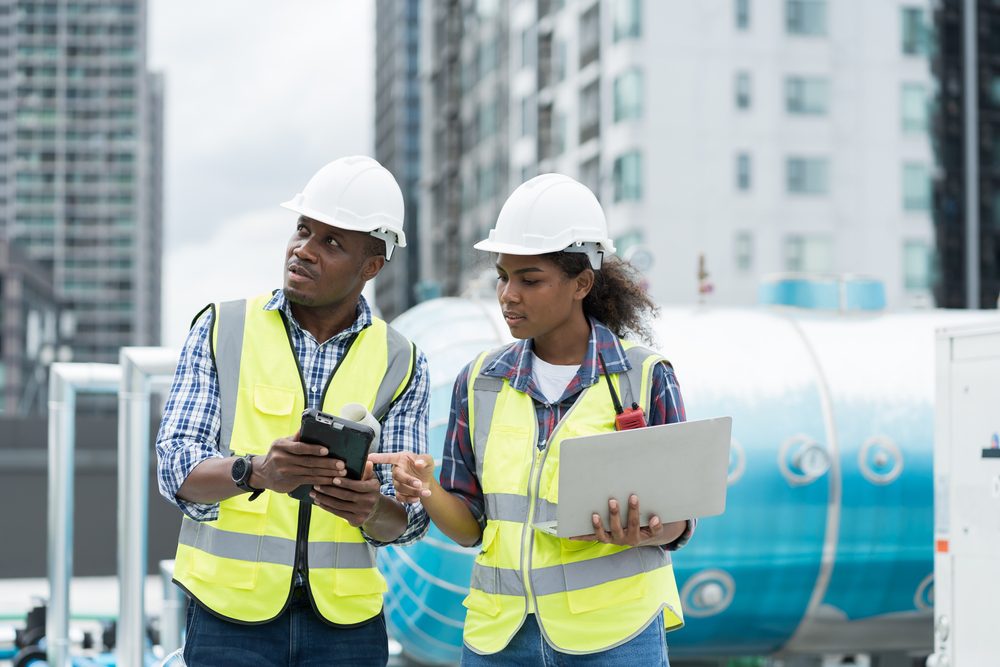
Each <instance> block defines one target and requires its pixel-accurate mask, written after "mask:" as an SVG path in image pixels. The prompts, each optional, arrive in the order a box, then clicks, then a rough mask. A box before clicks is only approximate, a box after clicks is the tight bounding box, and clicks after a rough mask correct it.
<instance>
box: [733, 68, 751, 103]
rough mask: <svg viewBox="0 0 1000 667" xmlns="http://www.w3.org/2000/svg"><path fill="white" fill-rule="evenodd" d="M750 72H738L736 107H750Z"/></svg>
mask: <svg viewBox="0 0 1000 667" xmlns="http://www.w3.org/2000/svg"><path fill="white" fill-rule="evenodd" d="M750 94H751V91H750V72H737V73H736V108H737V109H749V108H750Z"/></svg>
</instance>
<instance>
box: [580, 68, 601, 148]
mask: <svg viewBox="0 0 1000 667" xmlns="http://www.w3.org/2000/svg"><path fill="white" fill-rule="evenodd" d="M599 83H600V82H599V81H594V82H593V83H591V84H590V85H588V86H587V87H586V88H584V89H583V90H581V91H580V143H581V144H582V143H585V142H587V141H590V140H591V139H593V138H594V137H596V136H597V135H599V134H600V133H601V94H600V86H599Z"/></svg>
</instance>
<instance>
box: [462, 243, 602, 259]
mask: <svg viewBox="0 0 1000 667" xmlns="http://www.w3.org/2000/svg"><path fill="white" fill-rule="evenodd" d="M590 243H594V244H596V245H597V246H599V247H600V248H601V250H603V251H604V252H606V253H608V254H609V255H613V254H614V253H615V246H614V244H612V243H610V242H608V241H591V242H590ZM472 247H473V248H475V249H476V250H482V251H484V252H495V253H502V254H504V255H524V256H530V255H547V254H549V253H550V252H562V251H563V250H566V248H568V247H569V246H563V245H558V246H555V247H552V248H527V247H525V246H523V245H519V244H516V243H501V242H499V241H492V240H490V239H483V240H482V241H480V242H479V243H477V244H476V245H474V246H472Z"/></svg>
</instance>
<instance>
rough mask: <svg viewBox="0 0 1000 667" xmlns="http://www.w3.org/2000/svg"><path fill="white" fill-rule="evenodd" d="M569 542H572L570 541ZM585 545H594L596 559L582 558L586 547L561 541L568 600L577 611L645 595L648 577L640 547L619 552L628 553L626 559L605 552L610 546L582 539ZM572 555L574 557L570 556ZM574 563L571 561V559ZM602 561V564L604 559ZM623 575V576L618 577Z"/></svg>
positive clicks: (573, 610) (604, 606) (609, 605)
mask: <svg viewBox="0 0 1000 667" xmlns="http://www.w3.org/2000/svg"><path fill="white" fill-rule="evenodd" d="M567 542H569V545H568V544H567ZM579 544H584V545H586V548H594V552H595V553H594V558H590V559H581V558H580V555H581V553H583V552H584V549H582V548H579V547H576V544H575V543H573V542H572V541H570V540H561V543H560V546H561V547H562V552H563V577H564V579H565V582H566V602H567V604H568V606H569V610H570V611H571V612H573V613H574V614H584V613H587V612H590V611H596V610H598V609H607V608H609V607H615V606H617V605H621V604H624V603H627V602H629V601H631V600H636V599H638V598H641V597H642V596H643V595H645V594H646V588H647V580H646V576H645V575H644V574H639V575H638V576H630V574H632V573H633V572H635V571H636V569H635V566H636V564H639V568H638V572H639V573H641V572H642V568H641V563H642V556H641V555H640V553H639V549H635V548H628V549H627V550H623V551H619V552H617V553H627V552H632V553H629V554H628V556H626V558H625V560H626V561H627V563H622V562H620V559H619V558H612V557H611V556H612V554H615V552H611V553H606V552H605V553H601V552H602V551H606V549H607V546H608V545H604V544H600V543H598V544H595V543H593V542H580V543H579ZM568 554H572V556H568ZM571 560H572V562H569V561H571ZM601 561H603V563H602V562H601ZM618 577H621V578H618Z"/></svg>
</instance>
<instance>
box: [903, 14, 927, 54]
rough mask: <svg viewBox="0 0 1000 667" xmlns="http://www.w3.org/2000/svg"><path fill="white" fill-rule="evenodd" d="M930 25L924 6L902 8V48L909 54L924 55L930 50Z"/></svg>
mask: <svg viewBox="0 0 1000 667" xmlns="http://www.w3.org/2000/svg"><path fill="white" fill-rule="evenodd" d="M930 33H931V31H930V27H929V26H928V25H927V15H926V13H925V12H924V9H923V8H922V7H903V8H902V50H903V54H904V55H907V56H924V55H927V54H928V53H929V52H930V41H931V40H930V38H931V34H930Z"/></svg>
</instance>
